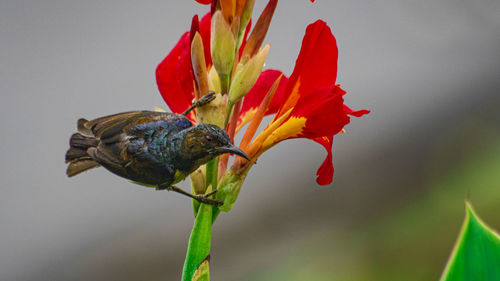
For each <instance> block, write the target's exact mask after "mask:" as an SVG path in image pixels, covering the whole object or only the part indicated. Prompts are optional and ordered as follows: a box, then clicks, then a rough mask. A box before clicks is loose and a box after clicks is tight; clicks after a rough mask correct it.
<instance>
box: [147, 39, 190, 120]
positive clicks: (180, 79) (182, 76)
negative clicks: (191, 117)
mask: <svg viewBox="0 0 500 281" xmlns="http://www.w3.org/2000/svg"><path fill="white" fill-rule="evenodd" d="M156 83H157V84H158V89H159V90H160V93H161V95H162V97H163V99H164V100H165V102H166V103H167V105H168V107H170V109H171V110H172V112H177V113H179V112H183V111H184V110H186V109H187V108H188V107H189V106H191V101H192V100H193V98H194V93H193V74H192V72H191V59H190V53H189V32H186V33H184V34H183V35H182V36H181V38H180V40H179V42H177V44H176V45H175V47H174V48H173V49H172V51H170V53H169V54H168V55H167V56H166V57H165V59H163V61H162V62H161V63H160V64H159V65H158V67H157V68H156Z"/></svg>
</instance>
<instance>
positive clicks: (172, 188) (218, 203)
mask: <svg viewBox="0 0 500 281" xmlns="http://www.w3.org/2000/svg"><path fill="white" fill-rule="evenodd" d="M157 189H158V190H164V189H167V190H169V191H175V192H177V193H180V194H182V195H186V196H188V197H191V198H193V199H194V200H196V201H198V202H200V203H204V204H209V205H213V206H216V207H218V206H222V204H224V202H222V201H220V200H216V199H212V198H209V197H210V196H212V195H214V194H215V193H216V192H217V189H216V190H214V191H211V192H209V193H207V194H192V193H189V192H187V191H184V189H182V188H180V187H177V186H175V185H171V186H168V187H165V186H161V185H159V186H158V188H157Z"/></svg>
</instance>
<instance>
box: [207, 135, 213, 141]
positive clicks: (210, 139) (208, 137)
mask: <svg viewBox="0 0 500 281" xmlns="http://www.w3.org/2000/svg"><path fill="white" fill-rule="evenodd" d="M205 140H206V141H207V142H211V141H212V140H213V138H212V137H211V136H205Z"/></svg>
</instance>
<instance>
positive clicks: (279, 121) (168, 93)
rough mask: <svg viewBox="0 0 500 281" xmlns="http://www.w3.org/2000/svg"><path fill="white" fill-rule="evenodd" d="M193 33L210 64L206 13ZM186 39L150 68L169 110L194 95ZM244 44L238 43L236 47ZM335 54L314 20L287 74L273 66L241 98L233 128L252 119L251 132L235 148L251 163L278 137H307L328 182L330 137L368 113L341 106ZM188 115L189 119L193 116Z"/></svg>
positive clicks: (321, 180)
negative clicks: (320, 151)
mask: <svg viewBox="0 0 500 281" xmlns="http://www.w3.org/2000/svg"><path fill="white" fill-rule="evenodd" d="M207 3H208V1H207ZM196 25H197V21H196V19H194V20H193V26H194V28H192V30H193V29H194V31H191V32H196V30H197V29H198V28H197V27H196ZM199 32H200V35H201V37H202V39H203V45H204V52H205V54H206V55H205V60H206V65H207V68H210V67H211V65H212V63H211V61H210V45H209V43H210V15H209V14H207V15H205V16H204V17H203V18H202V20H201V21H200V23H199ZM247 32H248V29H247ZM190 37H192V36H190V32H186V33H185V34H184V35H182V37H181V38H180V40H179V42H178V43H177V45H176V46H175V47H174V49H173V50H172V51H171V52H170V53H169V54H168V55H167V57H166V58H165V59H164V60H163V61H162V62H161V63H160V65H159V66H158V68H157V70H156V78H157V82H158V88H159V90H160V93H161V94H162V96H163V98H164V99H165V101H166V102H167V104H168V106H169V107H170V109H171V110H172V111H173V112H183V111H184V110H186V109H187V108H188V107H189V106H190V105H191V102H192V100H193V98H194V86H193V85H194V82H193V74H192V69H191V58H190ZM245 37H246V36H245ZM244 46H245V43H244V42H243V44H242V47H241V48H244ZM240 51H241V49H240ZM337 58H338V50H337V44H336V40H335V37H334V36H333V34H332V33H331V30H330V28H329V27H328V26H327V25H326V23H325V22H323V21H321V20H318V21H316V22H315V23H313V24H311V25H309V26H308V27H307V29H306V33H305V36H304V38H303V41H302V47H301V50H300V53H299V56H298V58H297V60H296V64H295V68H294V70H293V72H292V74H291V75H290V78H287V77H285V76H283V75H282V73H281V71H279V70H267V71H264V72H262V73H261V75H260V76H259V78H258V79H257V81H256V83H255V85H254V86H253V88H252V89H251V90H250V92H249V93H248V94H247V95H246V96H245V97H244V99H243V101H242V104H241V109H240V111H239V114H238V118H237V120H238V121H237V122H235V123H236V132H238V131H239V130H240V129H241V128H242V127H243V126H244V125H245V124H246V123H248V122H252V123H251V125H250V127H249V128H252V130H247V132H246V133H245V136H244V137H243V140H242V144H241V145H240V148H241V149H243V150H245V151H246V152H247V154H248V155H249V156H250V157H251V158H252V160H253V161H255V160H256V158H257V157H259V156H260V155H261V154H262V153H263V152H264V151H266V150H267V149H269V148H271V147H272V146H274V145H275V144H277V143H279V142H281V141H283V140H286V139H291V138H308V139H311V140H313V141H315V142H317V143H319V144H321V145H322V146H323V147H324V148H325V149H326V151H327V157H326V159H325V160H324V161H323V163H322V164H321V166H320V168H319V169H318V172H317V175H318V178H317V182H318V184H321V185H325V184H329V183H330V182H331V181H332V179H333V164H332V143H333V136H334V135H335V134H338V133H339V132H341V131H342V130H343V128H344V126H346V125H347V124H348V123H349V122H350V116H355V117H360V116H362V115H364V114H367V113H369V111H368V110H359V111H354V110H352V109H350V108H349V107H347V106H346V105H344V100H343V95H345V91H344V90H342V89H341V88H340V87H339V86H338V85H336V84H335V82H336V76H337ZM278 77H281V78H280V81H279V84H275V82H276V79H277V78H278ZM273 85H274V88H273ZM271 89H274V91H271ZM268 95H269V96H268ZM266 97H267V98H266ZM263 101H265V103H264V102H263ZM269 114H275V116H274V119H273V120H272V121H271V123H269V124H268V126H267V127H266V129H265V130H264V131H262V132H261V133H260V134H259V135H258V136H257V137H255V139H254V140H253V142H251V143H250V140H252V139H253V136H254V134H255V130H256V129H257V127H258V125H259V124H260V122H261V121H262V117H263V116H264V115H269ZM190 118H191V119H193V120H194V116H190ZM235 120H236V119H235ZM233 128H234V127H233ZM233 130H234V129H233ZM233 132H234V131H233ZM240 161H241V162H240ZM250 166H251V163H248V162H245V161H243V160H242V159H239V161H236V162H235V163H234V165H233V167H235V169H237V170H241V169H242V168H244V169H247V168H249V167H250Z"/></svg>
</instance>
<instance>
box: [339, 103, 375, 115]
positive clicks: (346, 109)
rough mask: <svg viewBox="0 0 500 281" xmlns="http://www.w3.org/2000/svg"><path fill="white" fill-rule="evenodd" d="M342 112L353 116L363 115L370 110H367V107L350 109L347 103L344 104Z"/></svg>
mask: <svg viewBox="0 0 500 281" xmlns="http://www.w3.org/2000/svg"><path fill="white" fill-rule="evenodd" d="M344 112H345V113H346V114H349V115H352V116H354V117H361V116H363V115H365V114H368V113H370V110H367V109H361V110H352V109H350V108H349V107H348V106H347V105H345V104H344Z"/></svg>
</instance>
